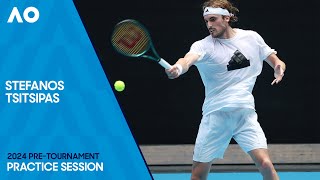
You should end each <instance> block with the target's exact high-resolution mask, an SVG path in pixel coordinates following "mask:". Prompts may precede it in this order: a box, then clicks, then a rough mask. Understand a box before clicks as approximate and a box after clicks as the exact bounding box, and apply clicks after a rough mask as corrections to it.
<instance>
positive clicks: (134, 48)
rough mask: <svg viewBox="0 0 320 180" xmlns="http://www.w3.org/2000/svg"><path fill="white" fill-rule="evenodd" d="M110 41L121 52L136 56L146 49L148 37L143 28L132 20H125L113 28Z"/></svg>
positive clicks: (148, 42) (148, 41)
mask: <svg viewBox="0 0 320 180" xmlns="http://www.w3.org/2000/svg"><path fill="white" fill-rule="evenodd" d="M111 42H112V44H113V46H114V47H115V48H116V49H117V50H118V51H119V52H121V53H122V54H125V55H129V56H138V55H140V54H143V53H144V52H146V51H147V50H148V48H149V44H150V39H149V36H148V35H147V33H146V32H145V30H144V29H143V28H141V27H140V26H138V25H137V24H134V23H132V22H125V23H122V24H119V25H118V27H116V28H115V30H114V33H113V35H112V38H111Z"/></svg>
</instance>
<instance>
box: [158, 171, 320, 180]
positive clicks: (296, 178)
mask: <svg viewBox="0 0 320 180" xmlns="http://www.w3.org/2000/svg"><path fill="white" fill-rule="evenodd" d="M278 174H279V176H280V179H281V180H302V179H305V180H320V172H278ZM153 178H154V180H189V179H190V173H170V174H166V173H154V174H153ZM217 179H218V180H235V179H236V180H251V179H252V180H259V179H261V180H262V176H261V175H260V174H259V173H256V172H228V173H210V174H209V176H208V180H217Z"/></svg>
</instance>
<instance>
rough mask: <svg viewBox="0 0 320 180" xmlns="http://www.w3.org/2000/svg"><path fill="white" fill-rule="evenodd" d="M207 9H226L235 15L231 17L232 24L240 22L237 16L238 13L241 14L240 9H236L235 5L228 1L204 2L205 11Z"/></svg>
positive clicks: (212, 0) (209, 0)
mask: <svg viewBox="0 0 320 180" xmlns="http://www.w3.org/2000/svg"><path fill="white" fill-rule="evenodd" d="M206 7H216V8H223V9H226V10H228V11H229V12H230V13H232V14H233V16H231V17H230V22H231V23H234V22H237V21H238V17H237V16H236V13H238V12H239V9H238V8H236V7H234V6H233V4H232V3H231V2H229V1H228V0H208V1H206V2H204V3H203V5H202V8H203V10H204V9H205V8H206Z"/></svg>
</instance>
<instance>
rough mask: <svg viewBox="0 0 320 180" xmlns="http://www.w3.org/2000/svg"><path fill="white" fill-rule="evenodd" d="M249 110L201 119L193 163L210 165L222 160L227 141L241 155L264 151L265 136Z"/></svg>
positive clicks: (223, 113)
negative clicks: (214, 160) (235, 143)
mask: <svg viewBox="0 0 320 180" xmlns="http://www.w3.org/2000/svg"><path fill="white" fill-rule="evenodd" d="M257 119H258V116H257V113H256V112H255V110H253V109H235V110H228V111H223V110H219V111H214V112H212V113H210V114H208V115H206V116H203V117H202V120H201V123H200V126H199V131H198V135H197V139H196V143H195V147H194V153H193V160H194V161H197V162H210V161H212V160H213V159H222V158H223V155H224V152H225V150H226V149H227V147H228V145H229V143H230V141H231V138H234V140H235V141H236V142H237V143H238V144H239V145H240V147H241V148H242V149H243V150H244V151H245V152H249V151H251V150H254V149H259V148H264V149H267V140H266V137H265V134H264V132H263V130H262V128H261V126H260V124H259V122H258V120H257Z"/></svg>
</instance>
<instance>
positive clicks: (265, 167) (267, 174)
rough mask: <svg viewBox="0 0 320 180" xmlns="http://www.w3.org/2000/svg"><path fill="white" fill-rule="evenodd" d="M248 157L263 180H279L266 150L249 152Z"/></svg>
mask: <svg viewBox="0 0 320 180" xmlns="http://www.w3.org/2000/svg"><path fill="white" fill-rule="evenodd" d="M249 155H250V156H251V158H252V160H253V161H254V163H255V164H256V166H257V167H258V169H259V171H260V173H261V174H262V176H263V179H264V180H279V176H278V175H277V172H276V170H275V169H274V167H273V164H272V162H271V159H270V157H269V153H268V150H267V149H255V150H252V151H250V152H249Z"/></svg>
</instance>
